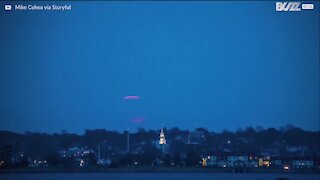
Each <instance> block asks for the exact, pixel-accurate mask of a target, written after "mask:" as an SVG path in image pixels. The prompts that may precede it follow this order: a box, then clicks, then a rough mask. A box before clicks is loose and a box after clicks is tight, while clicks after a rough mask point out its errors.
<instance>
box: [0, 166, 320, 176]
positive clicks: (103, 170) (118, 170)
mask: <svg viewBox="0 0 320 180" xmlns="http://www.w3.org/2000/svg"><path fill="white" fill-rule="evenodd" d="M7 173H9V174H10V173H239V174H243V173H250V174H251V173H252V174H257V173H258V174H261V173H272V174H320V170H318V169H317V170H316V169H302V170H290V171H284V170H280V169H273V168H268V169H255V168H248V169H232V168H224V169H220V168H219V169H217V168H200V167H199V168H197V167H194V168H150V167H139V168H100V167H94V168H83V169H79V168H68V169H63V168H13V169H2V170H0V174H7Z"/></svg>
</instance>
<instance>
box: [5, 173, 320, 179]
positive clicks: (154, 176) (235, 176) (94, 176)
mask: <svg viewBox="0 0 320 180" xmlns="http://www.w3.org/2000/svg"><path fill="white" fill-rule="evenodd" d="M278 178H288V179H290V180H300V179H301V180H319V179H320V174H210V173H74V174H70V173H56V174H49V173H45V174H0V179H1V180H15V179H24V180H31V179H32V180H43V179H46V180H69V179H70V180H71V179H77V180H81V179H90V180H106V179H107V180H128V179H133V180H139V179H142V180H163V179H166V180H167V179H168V180H180V179H183V180H197V179H199V180H212V179H214V180H225V179H228V180H276V179H278Z"/></svg>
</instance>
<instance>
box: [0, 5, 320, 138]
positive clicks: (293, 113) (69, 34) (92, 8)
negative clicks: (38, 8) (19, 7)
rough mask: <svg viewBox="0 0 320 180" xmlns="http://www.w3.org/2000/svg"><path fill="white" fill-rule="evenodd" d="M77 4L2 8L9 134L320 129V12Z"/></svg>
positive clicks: (4, 110) (3, 125) (2, 106)
mask: <svg viewBox="0 0 320 180" xmlns="http://www.w3.org/2000/svg"><path fill="white" fill-rule="evenodd" d="M65 3H66V2H61V3H59V4H65ZM24 4H26V2H24ZM38 4H41V2H38ZM42 4H43V2H42ZM45 4H47V3H45ZM67 4H68V3H67ZM72 5H73V7H72V8H73V10H72V11H65V12H23V11H16V12H15V11H11V12H5V11H4V10H3V8H1V11H0V40H1V41H0V52H1V53H0V130H10V131H15V132H25V131H37V132H49V133H51V132H60V131H61V130H64V129H65V130H67V131H69V132H75V133H83V132H84V130H85V129H95V128H105V129H108V130H119V131H123V130H126V129H127V128H130V129H136V128H137V127H142V128H146V129H159V128H160V127H161V125H162V124H163V125H164V126H165V127H168V128H171V127H179V128H181V129H194V128H196V127H205V128H208V129H210V130H213V131H217V132H220V131H222V130H223V129H229V130H236V129H237V128H245V127H248V126H253V127H256V126H257V125H261V126H263V127H276V128H278V127H280V126H284V125H286V124H293V125H295V126H298V127H301V128H304V129H307V130H319V129H320V122H319V121H320V120H319V119H320V117H319V109H320V107H319V82H320V80H319V67H320V66H319V9H318V7H319V5H320V4H319V3H316V5H315V7H316V10H309V11H301V12H275V3H274V2H232V3H231V2H197V3H196V2H90V3H89V2H74V3H72ZM1 7H3V2H1ZM125 96H134V97H136V98H125Z"/></svg>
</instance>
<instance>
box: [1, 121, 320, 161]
mask: <svg viewBox="0 0 320 180" xmlns="http://www.w3.org/2000/svg"><path fill="white" fill-rule="evenodd" d="M164 132H165V136H166V140H167V154H170V155H171V157H175V154H181V153H186V154H188V153H189V154H190V153H196V154H197V156H200V155H206V154H212V153H216V152H240V153H262V152H264V151H273V150H274V149H276V150H277V151H278V153H279V154H281V155H286V154H288V147H292V146H297V147H303V148H305V151H304V152H303V153H304V154H305V155H310V156H319V154H320V152H319V149H320V139H319V138H320V132H319V131H317V132H311V131H305V130H303V129H301V128H297V127H294V126H291V125H287V126H286V127H283V128H280V129H275V128H267V129H263V128H262V127H257V128H252V127H248V128H245V129H239V130H237V131H235V132H231V131H223V132H222V133H215V132H210V131H208V130H207V129H205V128H197V129H195V130H192V131H190V130H181V129H179V128H172V129H164ZM159 133H160V130H145V129H142V128H141V129H138V130H137V132H134V133H130V152H132V153H135V154H139V153H142V154H143V153H156V154H159V150H157V148H156V145H157V142H158V140H159ZM101 142H104V143H103V145H104V146H108V148H105V149H106V150H108V154H112V155H114V156H116V155H117V154H119V153H123V152H126V150H127V132H126V131H124V132H117V131H108V130H105V129H96V130H86V131H85V133H84V134H83V135H78V134H71V133H67V132H61V133H54V134H47V133H32V132H26V133H24V134H19V133H14V132H8V131H0V146H1V147H3V146H8V145H10V146H11V147H12V154H19V153H23V154H26V155H27V156H28V157H31V158H38V159H45V158H48V157H50V156H52V155H54V154H57V153H58V152H59V150H61V149H67V148H70V147H74V146H78V147H84V146H86V147H88V148H91V149H92V150H94V151H96V152H97V147H98V144H99V143H101ZM190 156H191V155H190ZM176 158H178V157H176Z"/></svg>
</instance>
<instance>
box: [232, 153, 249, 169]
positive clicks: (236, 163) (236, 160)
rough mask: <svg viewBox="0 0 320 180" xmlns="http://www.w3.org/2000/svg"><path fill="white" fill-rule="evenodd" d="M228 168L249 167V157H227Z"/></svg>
mask: <svg viewBox="0 0 320 180" xmlns="http://www.w3.org/2000/svg"><path fill="white" fill-rule="evenodd" d="M227 160H228V167H231V168H233V167H248V156H247V155H230V156H228V157H227Z"/></svg>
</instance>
